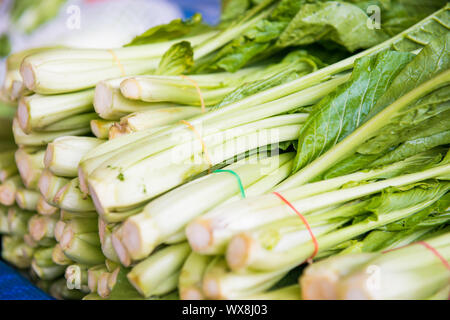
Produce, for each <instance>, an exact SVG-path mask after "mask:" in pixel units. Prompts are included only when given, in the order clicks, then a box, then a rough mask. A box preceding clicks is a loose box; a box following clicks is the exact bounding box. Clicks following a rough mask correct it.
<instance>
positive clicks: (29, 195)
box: [16, 188, 40, 211]
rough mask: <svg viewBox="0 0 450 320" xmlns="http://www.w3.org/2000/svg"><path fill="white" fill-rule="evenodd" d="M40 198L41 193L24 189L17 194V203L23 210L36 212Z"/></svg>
mask: <svg viewBox="0 0 450 320" xmlns="http://www.w3.org/2000/svg"><path fill="white" fill-rule="evenodd" d="M39 197H40V194H39V192H36V191H33V190H28V189H23V188H22V189H19V190H17V192H16V203H17V205H18V206H19V207H20V208H21V209H24V210H28V211H36V209H37V204H38V201H39Z"/></svg>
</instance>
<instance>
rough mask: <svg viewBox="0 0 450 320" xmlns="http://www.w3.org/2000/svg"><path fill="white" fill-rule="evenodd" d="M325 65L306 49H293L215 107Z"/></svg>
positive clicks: (288, 80)
mask: <svg viewBox="0 0 450 320" xmlns="http://www.w3.org/2000/svg"><path fill="white" fill-rule="evenodd" d="M323 65H324V64H323V63H322V62H321V61H320V60H319V59H317V58H316V57H314V56H312V55H310V54H308V53H307V52H306V51H304V50H297V51H293V52H291V53H289V54H288V55H287V56H286V57H285V58H284V59H283V60H282V61H281V62H280V63H277V64H274V65H271V66H269V67H267V68H266V69H265V70H264V71H263V72H262V73H258V74H257V75H256V76H252V78H258V80H254V81H249V82H247V83H244V84H243V85H241V86H239V88H237V89H236V90H234V91H232V92H230V93H229V94H227V95H226V96H225V97H224V98H223V99H222V101H221V102H220V103H218V104H217V105H216V106H215V107H214V108H221V107H223V106H225V105H228V104H230V103H233V102H235V101H239V100H241V99H243V98H245V97H248V96H250V95H253V94H256V93H258V92H261V91H264V90H267V89H270V88H273V87H276V86H278V85H281V84H283V83H287V82H290V81H292V80H294V79H298V78H300V77H301V76H304V75H306V74H308V73H311V72H313V71H316V70H317V69H318V68H319V67H322V66H323Z"/></svg>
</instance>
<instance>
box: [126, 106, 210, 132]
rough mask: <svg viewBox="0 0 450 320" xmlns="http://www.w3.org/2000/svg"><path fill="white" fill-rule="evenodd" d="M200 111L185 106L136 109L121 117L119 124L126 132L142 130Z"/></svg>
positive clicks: (167, 123) (196, 113)
mask: <svg viewBox="0 0 450 320" xmlns="http://www.w3.org/2000/svg"><path fill="white" fill-rule="evenodd" d="M201 113H202V110H201V109H200V108H198V107H187V106H186V107H184V106H180V107H167V108H161V109H152V110H146V111H138V112H134V113H132V114H130V115H128V116H126V117H123V118H121V119H120V125H121V126H124V127H126V128H127V131H128V132H134V131H142V130H145V129H149V128H156V127H161V126H166V125H172V124H176V122H177V121H180V120H185V119H189V118H192V117H194V116H197V115H199V114H201Z"/></svg>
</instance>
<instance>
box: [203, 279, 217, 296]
mask: <svg viewBox="0 0 450 320" xmlns="http://www.w3.org/2000/svg"><path fill="white" fill-rule="evenodd" d="M203 292H204V293H205V294H206V296H207V297H208V298H210V299H214V300H219V299H220V298H221V294H220V292H221V290H220V281H219V279H216V278H215V277H206V278H205V279H203Z"/></svg>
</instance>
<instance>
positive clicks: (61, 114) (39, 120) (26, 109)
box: [17, 89, 94, 133]
mask: <svg viewBox="0 0 450 320" xmlns="http://www.w3.org/2000/svg"><path fill="white" fill-rule="evenodd" d="M93 99H94V90H92V89H90V90H84V91H80V92H74V93H66V94H60V95H51V96H45V95H39V94H34V95H31V96H27V97H24V98H22V99H21V100H20V102H19V106H18V111H17V118H18V120H19V124H20V127H21V128H22V130H23V131H24V132H25V133H30V132H31V131H33V130H39V129H42V128H45V127H47V126H49V125H51V124H53V123H55V122H58V121H61V120H64V119H67V118H69V117H71V116H74V115H77V114H82V113H86V112H93V107H92V101H93Z"/></svg>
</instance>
